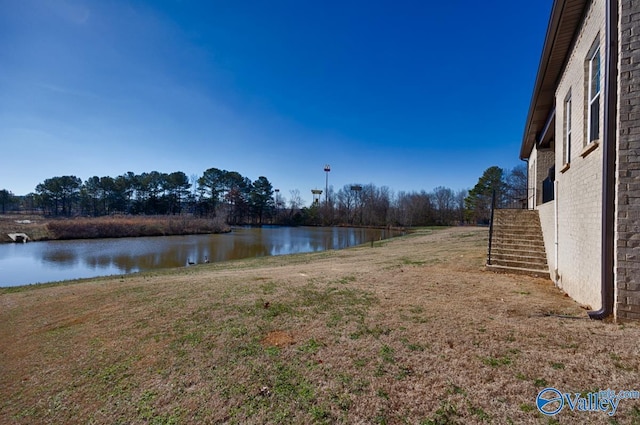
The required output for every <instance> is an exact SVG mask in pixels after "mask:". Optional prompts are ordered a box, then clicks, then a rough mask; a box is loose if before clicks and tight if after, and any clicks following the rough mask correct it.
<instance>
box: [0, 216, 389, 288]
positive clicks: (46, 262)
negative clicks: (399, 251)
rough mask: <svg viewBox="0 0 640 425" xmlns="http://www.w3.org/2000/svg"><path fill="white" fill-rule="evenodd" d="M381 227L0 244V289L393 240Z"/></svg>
mask: <svg viewBox="0 0 640 425" xmlns="http://www.w3.org/2000/svg"><path fill="white" fill-rule="evenodd" d="M397 234H398V233H392V232H389V231H387V230H381V229H362V228H345V227H278V226H270V227H269V226H268V227H241V228H235V229H234V230H233V231H232V232H231V233H225V234H217V235H190V236H159V237H143V238H122V239H92V240H72V241H48V242H31V243H26V244H2V245H0V287H7V286H18V285H26V284H33V283H45V282H55V281H60V280H68V279H78V278H87V277H96V276H106V275H114V274H127V273H134V272H138V271H146V270H153V269H161V268H171V267H183V266H189V263H203V262H205V261H206V260H208V261H210V262H218V261H226V260H233V259H240V258H250V257H263V256H269V255H284V254H295V253H301V252H315V251H324V250H329V249H342V248H346V247H349V246H354V245H360V244H363V243H367V242H369V241H371V240H379V239H385V238H388V237H391V236H396V235H397Z"/></svg>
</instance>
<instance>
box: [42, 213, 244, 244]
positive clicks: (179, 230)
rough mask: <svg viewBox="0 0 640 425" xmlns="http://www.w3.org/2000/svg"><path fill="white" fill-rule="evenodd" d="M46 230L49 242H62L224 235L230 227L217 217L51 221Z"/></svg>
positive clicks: (102, 218)
mask: <svg viewBox="0 0 640 425" xmlns="http://www.w3.org/2000/svg"><path fill="white" fill-rule="evenodd" d="M47 230H48V233H49V235H50V238H51V239H57V240H61V239H99V238H129V237H139V236H173V235H195V234H206V233H225V232H229V231H231V228H230V227H229V226H228V225H226V224H225V223H224V222H223V221H222V220H220V219H217V218H216V219H206V218H197V217H189V216H111V217H89V218H73V219H69V220H64V219H57V220H52V221H50V222H49V223H47Z"/></svg>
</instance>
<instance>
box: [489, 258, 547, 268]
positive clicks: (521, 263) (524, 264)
mask: <svg viewBox="0 0 640 425" xmlns="http://www.w3.org/2000/svg"><path fill="white" fill-rule="evenodd" d="M491 265H496V266H503V267H515V268H520V269H531V270H541V271H544V270H546V271H547V272H548V271H549V267H548V266H547V262H546V261H545V262H544V263H537V262H533V261H525V260H515V259H514V260H500V259H496V258H493V256H492V257H491Z"/></svg>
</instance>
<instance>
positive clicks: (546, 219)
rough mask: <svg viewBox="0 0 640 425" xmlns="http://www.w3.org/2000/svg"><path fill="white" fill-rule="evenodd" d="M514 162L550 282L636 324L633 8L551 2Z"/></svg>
mask: <svg viewBox="0 0 640 425" xmlns="http://www.w3.org/2000/svg"><path fill="white" fill-rule="evenodd" d="M520 158H521V159H523V160H525V161H527V163H528V180H529V194H528V198H529V199H528V202H529V207H531V208H535V209H536V210H537V211H538V213H539V218H540V223H541V227H542V231H543V236H544V245H545V248H546V253H547V263H548V265H549V270H550V275H551V278H552V280H554V282H556V284H557V285H558V286H559V287H560V288H562V290H564V291H565V292H566V293H567V294H569V295H570V296H571V297H572V298H574V299H575V300H576V301H578V302H580V303H582V304H585V305H588V306H589V307H590V308H591V309H592V311H591V312H590V313H589V314H590V316H591V317H593V318H604V317H607V316H611V315H613V316H614V317H615V318H616V319H640V0H554V3H553V9H552V12H551V17H550V20H549V26H548V29H547V34H546V39H545V42H544V47H543V51H542V57H541V60H540V65H539V68H538V74H537V77H536V82H535V87H534V91H533V95H532V98H531V104H530V108H529V113H528V117H527V121H526V125H525V131H524V136H523V140H522V146H521V150H520Z"/></svg>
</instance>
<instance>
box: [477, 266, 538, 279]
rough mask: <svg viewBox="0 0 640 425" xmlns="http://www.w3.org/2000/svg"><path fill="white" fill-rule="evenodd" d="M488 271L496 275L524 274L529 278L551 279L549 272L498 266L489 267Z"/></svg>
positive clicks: (487, 267)
mask: <svg viewBox="0 0 640 425" xmlns="http://www.w3.org/2000/svg"><path fill="white" fill-rule="evenodd" d="M486 269H487V270H489V271H492V272H495V273H509V274H522V275H527V276H534V277H542V278H546V279H549V270H546V271H545V270H537V269H527V268H518V267H504V266H498V265H493V264H492V265H487V266H486Z"/></svg>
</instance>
